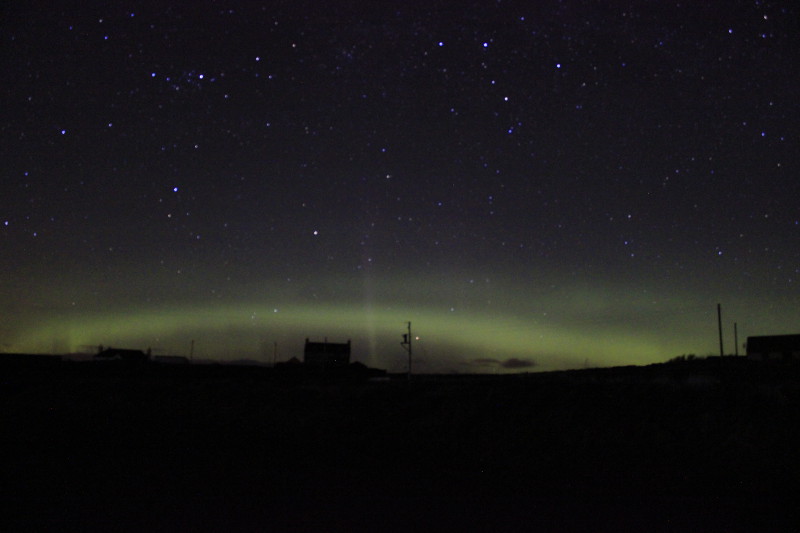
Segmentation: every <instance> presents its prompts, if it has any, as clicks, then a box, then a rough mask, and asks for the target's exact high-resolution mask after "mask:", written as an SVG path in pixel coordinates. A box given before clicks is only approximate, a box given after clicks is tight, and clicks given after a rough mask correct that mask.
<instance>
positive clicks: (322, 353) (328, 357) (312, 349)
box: [303, 339, 350, 370]
mask: <svg viewBox="0 0 800 533" xmlns="http://www.w3.org/2000/svg"><path fill="white" fill-rule="evenodd" d="M303 363H305V365H306V366H307V367H309V368H314V369H319V370H327V369H332V368H344V367H347V365H349V364H350V341H349V340H348V341H347V342H346V343H334V342H328V339H325V342H311V341H309V340H308V339H306V346H305V350H304V351H303Z"/></svg>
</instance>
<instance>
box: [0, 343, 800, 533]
mask: <svg viewBox="0 0 800 533" xmlns="http://www.w3.org/2000/svg"><path fill="white" fill-rule="evenodd" d="M0 358H2V356H0ZM0 369H1V370H2V372H3V374H2V389H1V390H2V397H0V401H2V412H1V414H0V416H2V428H3V441H4V442H5V444H6V445H5V452H3V462H2V476H3V482H2V493H0V497H2V501H3V508H4V509H6V510H5V511H4V512H3V513H2V515H1V516H2V517H1V518H0V530H3V531H22V530H30V531H70V530H74V531H356V530H364V531H414V530H416V531H440V530H441V531H463V530H474V531H537V530H543V531H567V530H585V531H777V530H792V529H794V528H793V527H792V525H793V524H794V523H795V521H796V520H797V514H796V510H795V509H796V507H797V500H796V493H798V480H800V467H799V466H800V461H799V460H798V459H799V458H800V441H798V440H797V439H796V438H795V437H794V434H795V433H796V432H797V427H798V420H799V419H800V417H799V416H798V414H799V413H800V378H799V377H798V376H799V374H798V369H797V368H796V367H787V366H780V367H777V366H771V367H765V366H761V365H754V364H750V363H749V362H747V361H743V360H737V361H732V362H727V363H726V362H724V361H719V360H717V361H697V362H692V363H689V362H687V363H686V364H675V365H660V366H655V367H647V368H622V369H611V370H608V369H607V370H598V371H581V372H568V373H554V374H537V375H528V376H506V377H439V378H433V377H428V378H418V379H416V380H415V381H412V382H411V383H410V384H409V383H406V382H404V381H402V380H392V381H388V382H370V381H357V380H341V381H340V380H324V379H320V378H318V377H315V378H307V377H298V376H292V377H291V378H287V377H286V376H284V377H279V376H276V375H274V374H272V373H270V372H268V371H267V370H266V369H257V368H225V367H191V366H187V367H159V366H157V365H141V366H138V367H137V366H125V365H98V364H93V363H60V362H49V363H48V362H42V361H39V362H38V363H35V364H33V363H32V364H23V363H20V362H19V361H15V362H13V363H10V362H2V359H0Z"/></svg>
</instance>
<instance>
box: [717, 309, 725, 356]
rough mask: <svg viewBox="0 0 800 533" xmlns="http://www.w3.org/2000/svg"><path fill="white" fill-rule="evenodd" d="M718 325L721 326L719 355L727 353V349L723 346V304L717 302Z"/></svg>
mask: <svg viewBox="0 0 800 533" xmlns="http://www.w3.org/2000/svg"><path fill="white" fill-rule="evenodd" d="M717 326H718V327H719V356H720V357H723V356H724V355H725V350H724V349H723V348H722V305H721V304H717Z"/></svg>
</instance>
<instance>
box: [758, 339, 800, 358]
mask: <svg viewBox="0 0 800 533" xmlns="http://www.w3.org/2000/svg"><path fill="white" fill-rule="evenodd" d="M747 357H748V358H749V359H753V360H756V361H775V360H779V361H783V360H800V335H765V336H760V337H747Z"/></svg>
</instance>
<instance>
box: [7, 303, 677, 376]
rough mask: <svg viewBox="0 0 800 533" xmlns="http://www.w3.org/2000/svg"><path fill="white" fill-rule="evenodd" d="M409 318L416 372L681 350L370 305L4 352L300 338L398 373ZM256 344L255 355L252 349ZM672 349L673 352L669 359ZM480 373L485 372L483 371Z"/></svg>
mask: <svg viewBox="0 0 800 533" xmlns="http://www.w3.org/2000/svg"><path fill="white" fill-rule="evenodd" d="M406 320H411V321H412V326H413V328H414V334H415V335H419V336H420V341H419V342H417V343H416V351H415V360H418V361H419V364H418V365H415V369H418V370H419V371H420V372H425V371H427V372H454V371H455V372H470V371H481V368H480V366H479V365H476V364H475V363H474V362H475V361H491V360H495V361H498V362H501V361H505V360H508V359H512V358H513V359H518V360H521V361H523V362H530V363H535V366H530V367H524V368H521V370H529V371H536V370H553V369H561V368H574V367H579V366H583V365H585V364H587V363H588V364H590V365H591V366H608V365H620V364H647V363H652V362H658V361H663V360H665V359H666V358H669V357H670V356H673V355H677V354H679V353H683V352H680V351H679V350H680V348H679V343H678V342H669V341H668V340H666V339H664V338H662V337H661V336H660V335H659V334H657V333H652V332H651V333H648V332H646V331H645V330H641V329H639V328H636V327H630V326H628V325H625V324H621V325H617V326H613V325H608V324H602V325H599V326H598V325H592V326H591V327H587V326H586V325H580V324H573V325H564V324H558V323H554V322H546V321H542V320H536V321H534V320H532V319H531V318H530V317H527V318H521V317H519V316H508V315H505V316H504V315H499V314H496V313H491V314H487V313H478V312H453V313H447V312H445V313H442V312H441V311H439V310H434V309H422V310H420V309H414V310H412V309H410V308H394V307H386V306H377V305H364V304H345V305H333V304H322V305H294V306H291V305H290V306H286V307H280V308H276V307H274V306H265V305H263V304H261V305H249V304H231V305H227V306H218V305H216V306H215V305H207V306H196V305H192V306H186V307H176V308H172V309H167V310H157V311H156V310H146V309H145V310H138V311H133V312H120V313H115V314H113V315H107V316H97V315H84V316H80V317H76V318H72V319H67V320H63V319H51V320H50V321H47V322H44V323H41V324H40V325H38V326H36V327H32V328H29V329H27V330H26V331H25V332H24V334H22V335H21V336H20V337H19V338H18V340H17V342H16V343H15V344H14V346H13V350H11V351H33V352H48V351H50V352H52V351H53V347H58V348H59V349H60V350H61V351H62V352H76V351H80V350H81V349H82V348H83V349H85V348H84V347H86V346H96V345H98V344H104V345H107V346H109V345H110V346H119V347H131V348H141V349H146V348H147V347H153V348H156V349H158V351H159V352H160V353H170V354H179V355H186V354H187V352H188V346H189V343H190V341H191V340H195V339H196V341H197V350H196V351H195V356H197V357H202V358H209V359H217V360H225V359H234V358H239V357H248V358H257V359H260V358H262V357H263V356H264V353H263V351H265V350H264V346H265V345H269V346H272V344H273V342H278V343H279V345H280V359H279V360H285V359H288V358H289V357H292V356H297V357H300V356H301V353H302V342H303V340H304V339H305V338H306V337H311V338H313V339H321V338H322V337H328V338H329V339H330V340H331V341H332V342H343V341H344V340H346V339H352V340H353V345H354V346H353V350H354V359H355V360H360V361H362V362H364V363H365V364H368V365H370V366H377V367H382V368H389V369H390V370H398V371H399V370H402V367H403V365H404V361H405V359H404V352H403V351H402V349H401V348H400V346H399V341H400V335H401V334H402V333H403V331H404V328H405V321H406ZM259 346H261V348H259ZM676 350H678V351H677V352H676ZM484 370H485V369H484Z"/></svg>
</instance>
